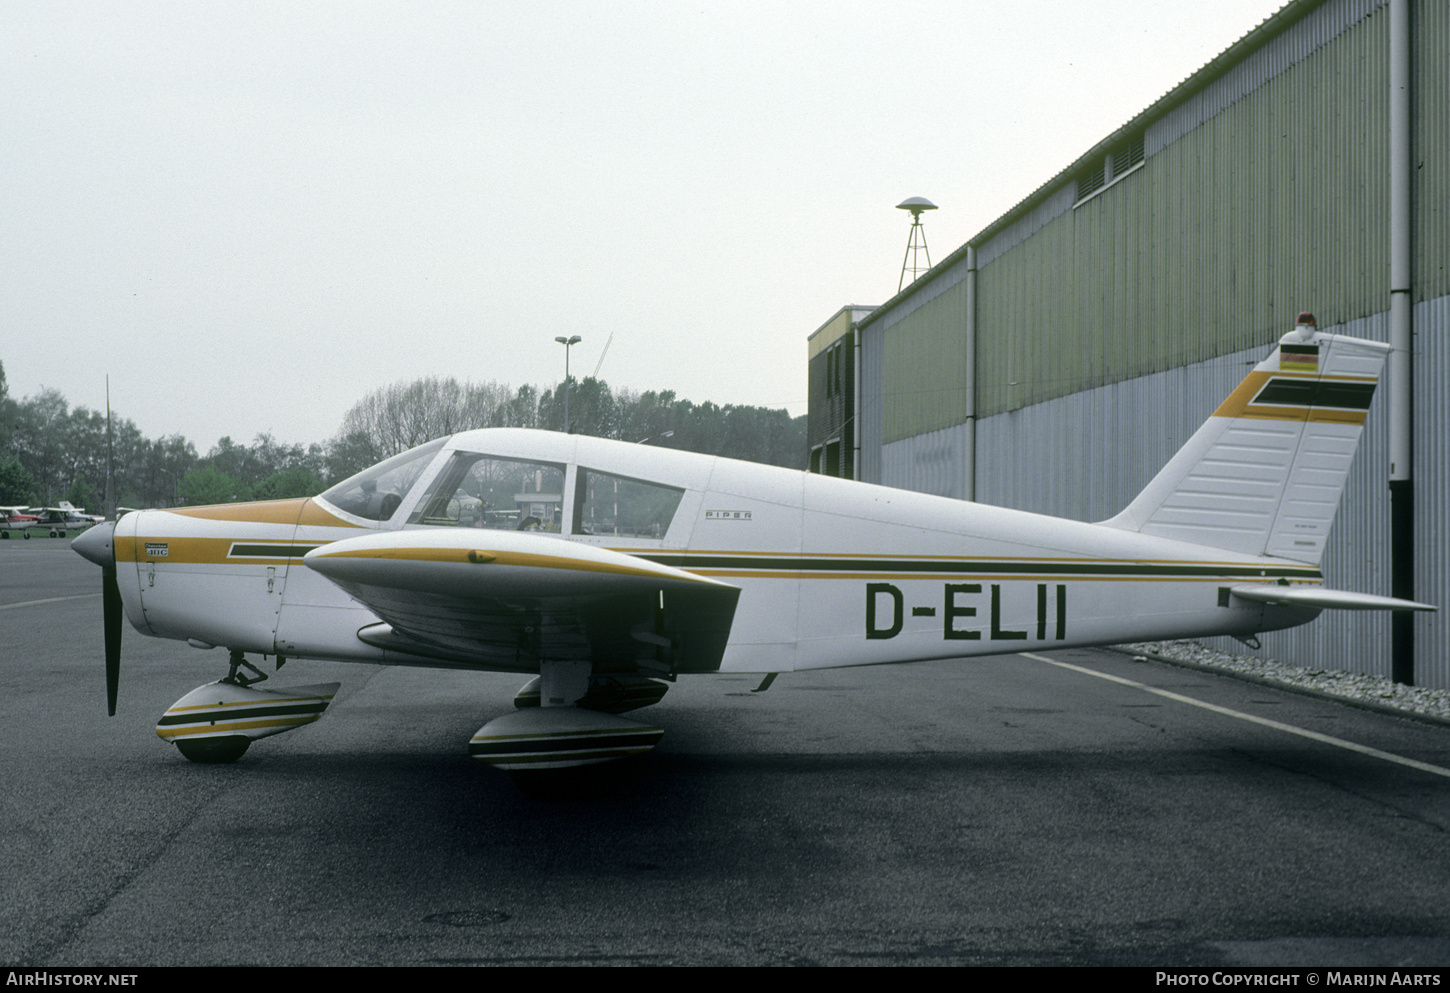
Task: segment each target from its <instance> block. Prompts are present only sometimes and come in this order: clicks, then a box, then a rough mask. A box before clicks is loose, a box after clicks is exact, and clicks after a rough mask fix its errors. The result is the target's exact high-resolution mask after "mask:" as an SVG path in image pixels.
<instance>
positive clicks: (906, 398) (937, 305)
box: [882, 281, 971, 442]
mask: <svg viewBox="0 0 1450 993" xmlns="http://www.w3.org/2000/svg"><path fill="white" fill-rule="evenodd" d="M970 299H971V297H970V291H969V287H968V284H967V283H966V282H965V281H962V282H959V283H957V284H956V285H955V286H952V287H950V288H948V289H947V290H945V291H944V292H942V293H941V294H940V295H938V296H937V297H935V298H933V299H932V300H929V301H927V302H926V303H925V304H923V305H922V306H921V307H919V308H918V309H917V310H915V311H913V312H912V313H911V314H910V315H909V316H908V317H907V318H905V319H904V320H902V321H901V322H900V323H899V324H897V325H895V326H894V327H892V328H891V329H890V331H889V332H888V333H887V335H886V340H885V357H884V360H883V364H884V366H885V376H884V385H885V397H884V401H883V411H882V418H883V422H884V423H883V425H882V437H883V441H885V442H892V441H899V440H900V439H902V438H909V437H911V436H913V435H918V434H923V433H925V432H927V431H935V430H938V429H940V428H944V427H949V426H951V425H953V424H960V423H962V422H963V421H964V420H966V415H967V378H966V377H967V369H968V363H967V353H966V350H967V348H968V347H970V346H969V343H968V342H967V340H966V328H967V322H968V314H967V306H968V304H969V302H970Z"/></svg>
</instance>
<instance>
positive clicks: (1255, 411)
mask: <svg viewBox="0 0 1450 993" xmlns="http://www.w3.org/2000/svg"><path fill="white" fill-rule="evenodd" d="M1388 351H1389V347H1388V346H1386V345H1382V344H1378V343H1376V342H1370V341H1363V340H1359V339H1354V338H1348V337H1343V336H1337V335H1330V334H1321V333H1316V332H1315V331H1314V329H1313V327H1312V318H1310V319H1308V320H1307V321H1306V322H1305V323H1301V325H1300V326H1298V327H1296V328H1295V330H1294V331H1292V332H1290V333H1289V334H1288V335H1286V336H1285V337H1284V338H1283V339H1282V340H1281V341H1280V343H1279V346H1278V347H1277V348H1275V349H1274V350H1273V352H1272V354H1271V355H1270V356H1269V357H1268V358H1267V359H1266V360H1265V361H1263V362H1262V363H1260V364H1259V366H1258V367H1257V368H1255V369H1254V370H1253V371H1252V372H1251V373H1249V375H1248V377H1247V378H1246V379H1245V380H1244V382H1243V384H1242V385H1241V386H1239V388H1238V389H1237V390H1235V391H1234V392H1233V394H1232V395H1231V396H1230V397H1229V398H1228V399H1227V400H1226V401H1224V403H1223V404H1222V405H1221V406H1220V407H1219V408H1218V410H1216V411H1214V413H1213V415H1212V416H1211V417H1210V418H1209V419H1208V421H1207V422H1206V423H1205V424H1204V425H1203V427H1202V428H1200V429H1199V431H1198V432H1197V433H1196V434H1195V435H1194V436H1193V437H1192V438H1191V439H1190V440H1189V441H1188V443H1187V444H1186V445H1185V446H1184V447H1183V449H1182V450H1181V451H1180V452H1179V453H1178V454H1177V455H1176V456H1175V457H1174V458H1173V459H1172V461H1170V462H1169V464H1168V465H1167V466H1166V467H1165V468H1164V469H1163V470H1162V471H1161V472H1160V473H1159V475H1158V476H1157V477H1156V478H1155V479H1154V480H1153V481H1152V482H1151V483H1150V484H1149V485H1148V487H1147V488H1146V489H1145V490H1144V491H1143V492H1142V493H1141V494H1140V495H1139V496H1138V497H1137V499H1135V500H1134V501H1133V502H1132V503H1131V504H1130V505H1129V506H1128V508H1127V509H1126V510H1124V511H1123V512H1122V513H1121V514H1119V515H1118V516H1116V517H1114V518H1113V519H1112V520H1109V521H1105V522H1103V523H1100V524H1086V523H1081V522H1077V521H1070V520H1062V519H1058V518H1052V517H1046V516H1042V515H1037V514H1029V513H1023V512H1019V511H1013V510H1006V509H1002V508H999V507H991V506H984V505H979V504H973V503H965V502H962V501H958V500H951V499H946V498H941V497H933V496H927V495H923V494H919V493H911V492H906V491H903V490H896V489H890V488H886V487H882V486H873V485H867V484H863V483H855V482H850V481H846V480H840V479H834V478H829V477H824V476H819V475H812V474H809V473H803V472H796V471H790V470H785V469H779V468H773V467H768V466H762V465H754V464H749V463H744V462H736V461H731V460H728V459H722V458H713V457H708V456H703V455H694V454H689V453H683V452H678V451H671V450H666V449H659V448H651V447H646V446H641V445H631V444H624V443H620V442H613V441H606V440H602V439H598V438H588V437H579V436H573V435H565V434H558V433H550V432H542V431H525V430H514V429H501V430H481V431H469V432H465V433H463V434H458V435H454V436H452V437H449V438H440V439H438V440H436V441H434V442H431V443H429V444H427V445H423V446H421V447H419V448H415V449H413V450H411V451H408V452H404V453H403V454H401V455H398V456H396V457H394V458H391V459H389V460H387V461H385V462H383V463H381V464H379V465H377V466H374V467H373V468H371V469H369V470H367V471H366V472H363V473H360V474H359V475H357V476H354V477H352V478H351V479H348V480H346V481H344V482H342V483H339V484H338V485H336V486H334V487H332V488H331V489H329V490H328V491H326V492H325V493H323V494H322V495H320V496H318V497H314V498H311V499H300V500H283V501H275V502H268V503H253V504H233V505H224V506H214V507H197V508H180V509H173V510H147V511H138V512H134V513H130V514H126V515H125V516H124V517H122V518H121V520H120V521H119V522H117V523H116V524H114V525H110V524H107V525H102V526H99V527H96V528H93V529H92V530H90V531H88V532H86V533H85V534H84V535H82V536H81V537H79V538H77V539H76V540H75V542H74V547H75V549H76V551H78V552H79V553H80V554H82V555H84V556H85V557H87V558H88V559H90V560H92V561H94V562H96V563H97V564H98V565H100V566H101V567H102V569H103V570H104V575H105V579H104V590H105V630H106V669H107V692H108V698H109V704H110V708H111V712H112V713H114V712H115V700H116V687H117V679H118V671H119V659H120V632H121V616H122V613H123V612H124V614H125V616H126V617H127V618H128V619H129V620H130V622H131V624H132V625H133V626H134V627H135V628H136V629H137V630H139V631H141V632H143V633H146V634H150V635H154V636H157V637H162V638H175V639H181V640H185V641H188V642H190V643H191V644H193V645H195V646H197V647H200V648H211V647H224V648H226V649H228V650H229V651H230V655H231V665H230V671H229V673H228V676H227V677H225V678H223V679H222V680H220V681H219V682H216V683H211V684H207V685H206V686H202V687H199V688H197V689H196V690H194V691H193V692H192V693H190V694H188V695H187V696H185V697H183V698H182V699H181V700H178V701H177V703H176V704H175V705H173V706H172V708H171V709H170V710H168V711H167V713H166V714H165V715H164V716H163V718H162V720H161V723H160V725H159V726H158V728H157V733H158V734H159V735H161V736H162V737H163V738H165V739H167V740H170V741H172V742H175V743H176V744H177V745H178V746H179V747H180V749H181V751H182V752H183V753H184V754H185V755H186V756H187V757H188V758H192V759H194V760H198V761H231V760H233V759H235V758H237V757H238V756H240V755H241V754H242V752H243V751H244V750H245V749H246V747H247V745H248V744H249V743H250V742H251V741H252V740H253V739H255V738H260V737H264V736H266V735H271V734H276V733H279V732H281V731H286V730H289V729H291V728H294V727H297V726H300V725H301V724H305V723H308V722H310V721H313V720H316V719H317V718H318V717H319V716H320V715H321V713H322V711H323V709H324V708H325V707H326V706H327V703H328V701H330V700H331V698H332V694H333V693H334V692H335V691H336V689H337V686H338V684H336V683H332V684H326V685H319V686H305V687H295V688H291V689H271V690H264V689H262V688H260V687H258V686H255V685H253V684H254V683H256V682H258V681H259V679H260V678H262V677H261V673H260V670H258V669H256V668H255V667H254V666H253V665H252V664H251V663H250V662H248V661H246V659H245V656H246V655H248V654H250V655H254V656H268V655H271V656H275V657H276V659H277V664H278V665H281V663H282V662H283V661H284V660H293V659H306V658H311V659H332V660H341V661H353V662H368V663H383V664H395V665H412V666H433V667H455V668H472V669H486V670H495V671H507V672H517V673H520V674H522V675H527V676H532V677H534V678H532V679H531V680H530V681H529V682H528V684H527V685H526V686H525V687H524V688H523V689H522V690H521V691H520V692H519V694H518V696H517V697H516V698H515V704H516V709H515V711H514V712H513V713H510V714H507V715H505V716H503V717H499V718H496V719H494V720H492V721H490V722H488V723H487V724H485V725H484V726H483V727H482V728H481V729H480V730H479V731H478V733H477V734H475V735H474V737H473V739H472V741H471V743H470V746H469V748H470V752H471V754H473V755H474V756H475V757H477V758H478V759H480V760H481V761H483V762H485V763H488V764H490V765H493V766H496V767H498V768H501V769H504V770H509V771H513V772H524V773H539V772H540V771H541V770H555V769H564V768H569V767H572V766H578V765H585V764H591V763H598V762H603V761H607V760H609V759H613V758H618V757H621V756H625V755H631V754H637V753H639V752H642V751H646V750H648V749H649V748H651V747H653V746H654V744H655V743H656V741H658V739H659V737H660V735H661V734H662V731H661V729H660V728H658V727H654V726H651V725H648V724H645V723H642V722H639V721H635V720H631V719H629V718H625V717H621V716H619V715H620V714H621V713H623V712H627V711H630V710H633V709H636V708H639V707H643V706H647V705H649V704H652V703H655V702H657V701H658V700H659V699H660V698H661V697H662V696H663V695H664V693H665V692H666V690H667V689H668V687H669V684H670V682H671V681H673V680H675V679H676V678H678V677H680V676H684V675H690V674H696V673H712V672H758V673H779V672H788V671H793V670H801V669H820V668H831V667H839V666H854V665H870V664H878V663H887V662H912V661H919V660H925V659H941V658H953V657H959V656H969V655H987V654H995V653H1002V652H1016V651H1023V650H1033V649H1053V648H1063V647H1069V646H1075V645H1099V644H1113V643H1119V642H1126V641H1146V640H1158V639H1171V638H1187V637H1199V636H1211V635H1238V636H1251V635H1253V634H1254V633H1256V632H1260V631H1269V630H1275V629H1278V628H1285V627H1290V626H1292V625H1296V624H1302V623H1305V622H1306V621H1309V620H1312V619H1313V618H1314V617H1315V616H1316V615H1317V614H1318V613H1319V611H1320V610H1322V609H1325V608H1348V609H1433V608H1430V607H1427V606H1426V605H1424V604H1416V603H1411V602H1408V601H1404V600H1395V599H1392V598H1389V597H1382V596H1372V595H1367V594H1358V593H1348V592H1341V591H1335V590H1330V589H1327V588H1326V587H1325V585H1324V579H1323V577H1322V576H1321V574H1320V570H1319V562H1320V558H1321V556H1322V554H1323V551H1324V547H1325V539H1326V537H1327V535H1328V533H1329V529H1330V525H1331V524H1332V522H1333V518H1334V513H1335V509H1336V507H1337V505H1338V502H1339V497H1340V493H1341V491H1342V490H1343V487H1344V482H1345V479H1346V476H1347V474H1348V472H1349V466H1350V462H1351V460H1352V459H1353V456H1354V451H1355V448H1356V445H1357V443H1358V441H1359V437H1360V435H1361V433H1362V431H1363V426H1364V420H1365V415H1366V411H1367V410H1368V408H1369V405H1370V398H1371V396H1372V395H1373V393H1374V389H1375V384H1376V382H1377V380H1378V377H1379V374H1380V371H1381V368H1382V366H1383V365H1384V361H1385V358H1386V355H1387V353H1388ZM243 669H246V670H250V671H251V672H252V673H254V674H255V675H253V676H250V677H249V676H248V675H247V674H246V673H245V672H243V671H242V670H243ZM768 678H769V677H767V680H768Z"/></svg>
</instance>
